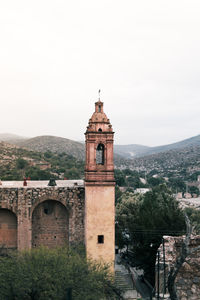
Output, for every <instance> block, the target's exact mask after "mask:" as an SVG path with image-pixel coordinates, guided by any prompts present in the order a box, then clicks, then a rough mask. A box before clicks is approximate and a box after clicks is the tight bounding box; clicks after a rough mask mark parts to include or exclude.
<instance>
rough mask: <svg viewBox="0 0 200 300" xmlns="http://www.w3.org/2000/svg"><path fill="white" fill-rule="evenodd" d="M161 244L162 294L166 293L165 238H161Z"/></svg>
mask: <svg viewBox="0 0 200 300" xmlns="http://www.w3.org/2000/svg"><path fill="white" fill-rule="evenodd" d="M162 245H163V286H164V289H163V296H164V294H166V274H165V239H164V238H163V239H162Z"/></svg>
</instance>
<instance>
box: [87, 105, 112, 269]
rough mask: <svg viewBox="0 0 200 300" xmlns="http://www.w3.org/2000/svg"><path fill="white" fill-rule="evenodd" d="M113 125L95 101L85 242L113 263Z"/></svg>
mask: <svg viewBox="0 0 200 300" xmlns="http://www.w3.org/2000/svg"><path fill="white" fill-rule="evenodd" d="M113 136H114V132H113V130H112V125H111V124H110V121H109V119H108V118H107V116H106V114H105V113H104V111H103V102H101V101H100V99H99V101H97V102H96V103H95V112H94V113H93V115H92V117H91V119H90V120H89V124H88V127H87V130H86V133H85V137H86V140H85V143H86V165H85V244H86V251H87V255H88V256H89V257H91V258H93V259H96V260H99V259H102V260H104V261H105V262H107V263H111V266H112V267H113V266H114V258H115V234H114V228H115V207H114V202H115V180H114V163H113Z"/></svg>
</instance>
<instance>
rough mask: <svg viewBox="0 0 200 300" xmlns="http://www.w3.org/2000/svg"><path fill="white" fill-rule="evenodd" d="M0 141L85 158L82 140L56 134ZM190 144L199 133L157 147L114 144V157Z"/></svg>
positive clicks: (1, 138) (2, 136)
mask: <svg viewBox="0 0 200 300" xmlns="http://www.w3.org/2000/svg"><path fill="white" fill-rule="evenodd" d="M0 141H6V142H8V143H12V144H15V145H18V146H20V147H24V148H27V149H30V150H33V151H39V152H46V151H51V152H55V153H62V152H64V153H66V154H68V155H73V156H74V157H75V158H77V159H81V160H84V159H85V145H84V143H82V142H76V141H73V140H70V139H66V138H61V137H57V136H49V135H45V136H37V137H34V138H31V139H30V138H24V137H21V136H17V135H13V134H0ZM191 146H200V135H197V136H194V137H191V138H188V139H185V140H182V141H180V142H177V143H172V144H168V145H163V146H157V147H148V146H144V145H137V144H130V145H114V157H115V162H116V161H117V164H120V162H121V164H123V160H124V159H125V160H126V159H134V158H137V157H143V156H148V155H152V154H156V153H162V152H165V151H169V150H175V149H184V148H186V147H191Z"/></svg>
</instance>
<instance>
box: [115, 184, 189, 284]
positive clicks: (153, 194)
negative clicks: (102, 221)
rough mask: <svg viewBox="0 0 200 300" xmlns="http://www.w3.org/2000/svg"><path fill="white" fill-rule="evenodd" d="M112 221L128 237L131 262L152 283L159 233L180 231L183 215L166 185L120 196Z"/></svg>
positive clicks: (177, 233)
mask: <svg viewBox="0 0 200 300" xmlns="http://www.w3.org/2000/svg"><path fill="white" fill-rule="evenodd" d="M116 212H117V214H116V222H117V224H118V227H119V228H120V232H122V233H123V232H126V233H127V234H128V235H129V237H130V245H129V249H130V250H131V251H132V255H131V257H130V261H131V264H133V265H134V266H136V267H139V268H141V269H143V270H144V273H145V277H146V279H147V280H148V281H149V282H150V283H151V284H152V285H154V277H155V271H154V269H155V261H156V253H157V249H158V248H159V246H160V244H161V242H162V237H163V235H179V234H180V232H181V233H182V232H184V230H185V223H184V215H183V212H182V211H181V209H180V208H179V207H178V202H177V201H176V200H175V198H174V197H173V196H172V193H171V191H169V190H168V189H167V187H166V185H160V186H158V187H155V188H153V189H152V191H150V192H148V193H146V194H144V195H133V194H132V195H131V194H129V196H128V197H126V198H125V197H123V199H122V201H121V203H119V204H118V205H117V209H116Z"/></svg>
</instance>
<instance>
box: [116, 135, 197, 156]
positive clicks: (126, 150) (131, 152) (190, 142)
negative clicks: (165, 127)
mask: <svg viewBox="0 0 200 300" xmlns="http://www.w3.org/2000/svg"><path fill="white" fill-rule="evenodd" d="M191 146H200V135H197V136H194V137H191V138H188V139H185V140H182V141H180V142H177V143H172V144H168V145H163V146H157V147H147V146H143V145H135V144H133V145H116V146H115V148H114V150H115V153H117V154H119V155H121V156H123V157H124V158H126V159H130V158H135V157H142V156H147V155H152V154H156V153H161V152H165V151H168V150H175V149H181V148H186V147H191Z"/></svg>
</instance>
